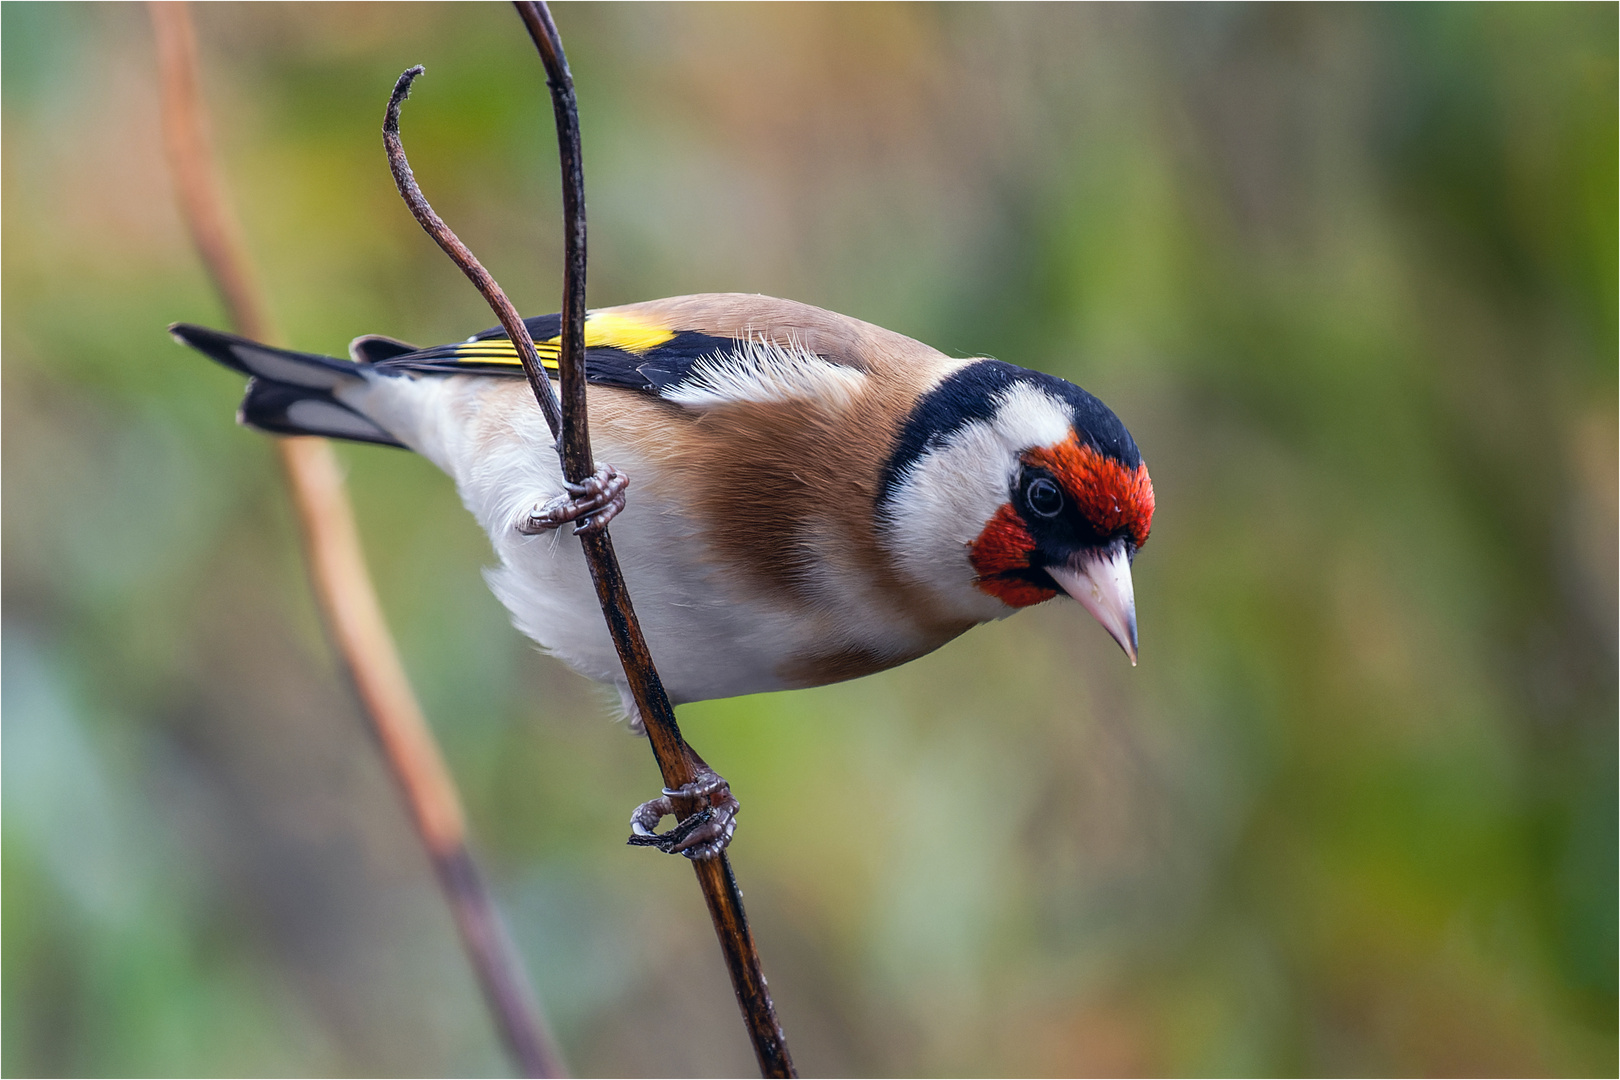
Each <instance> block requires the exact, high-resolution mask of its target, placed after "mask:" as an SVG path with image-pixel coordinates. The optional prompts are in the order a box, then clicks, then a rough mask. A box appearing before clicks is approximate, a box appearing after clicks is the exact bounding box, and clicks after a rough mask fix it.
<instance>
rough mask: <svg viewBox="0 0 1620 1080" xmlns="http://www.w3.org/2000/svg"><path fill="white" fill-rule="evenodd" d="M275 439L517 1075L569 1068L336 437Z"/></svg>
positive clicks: (190, 192)
mask: <svg viewBox="0 0 1620 1080" xmlns="http://www.w3.org/2000/svg"><path fill="white" fill-rule="evenodd" d="M149 10H150V12H151V16H152V25H153V28H154V30H155V31H156V36H157V45H158V61H159V66H160V68H161V73H162V86H163V132H164V141H165V144H166V147H167V150H168V156H169V167H170V171H171V172H172V174H173V176H174V181H175V188H176V191H177V193H178V195H179V201H180V208H181V212H182V215H183V216H184V218H185V220H186V224H187V226H188V227H189V228H190V230H191V233H192V237H193V239H194V240H195V241H196V244H197V248H198V252H199V254H201V256H202V260H203V263H204V265H205V266H206V267H207V269H208V273H209V276H210V278H211V279H212V280H213V282H214V285H215V287H216V288H217V289H218V290H219V293H220V296H221V299H222V300H223V302H224V304H225V308H226V311H227V313H228V315H229V318H230V322H231V324H232V326H233V328H234V329H235V330H237V331H238V332H239V333H242V334H246V335H248V336H250V337H253V338H257V339H259V340H272V341H273V340H274V339H275V337H276V335H275V333H274V331H273V328H272V327H271V325H270V319H269V317H268V315H267V314H266V311H265V305H264V300H263V293H262V291H261V290H260V289H259V287H258V285H257V283H256V281H255V279H254V276H253V272H252V264H251V262H250V260H249V258H248V255H247V247H246V244H245V243H244V242H243V240H242V234H241V229H240V227H239V225H238V224H237V221H236V218H235V216H234V215H233V214H232V213H231V210H230V208H229V206H228V204H227V203H226V201H225V196H224V187H223V185H222V184H221V183H220V181H219V177H218V173H217V169H216V167H215V164H214V157H213V153H212V151H211V149H210V146H209V139H208V130H207V122H206V117H205V115H204V111H203V107H202V97H201V94H200V91H199V88H198V78H197V67H198V65H197V45H196V35H195V32H194V31H193V29H192V23H191V16H190V12H189V10H188V9H187V7H186V5H185V4H183V3H153V4H151V5H150V7H149ZM276 445H277V448H278V450H279V452H280V455H281V460H282V465H283V467H284V469H285V471H286V474H287V481H288V484H289V486H290V487H291V489H292V495H293V502H294V505H295V506H296V508H297V511H298V521H299V527H300V531H301V533H302V537H303V543H304V551H305V555H306V557H307V558H308V560H309V566H310V575H311V578H312V583H313V585H314V590H315V595H316V598H317V600H318V601H319V603H320V608H321V613H322V615H323V617H324V621H325V625H326V628H327V632H328V634H329V635H330V636H331V639H332V642H333V644H334V646H335V648H336V651H337V653H338V655H339V657H340V659H341V660H342V663H343V665H344V667H345V668H346V669H347V671H348V674H349V676H350V678H351V679H352V681H353V683H354V686H355V689H356V691H357V692H358V694H359V697H360V701H361V704H362V706H363V707H364V710H365V713H366V717H367V719H368V720H369V721H370V723H371V726H372V730H373V731H374V732H375V733H376V735H377V741H378V743H379V744H380V745H381V747H382V751H383V759H384V761H385V762H386V764H387V765H388V768H389V770H390V771H391V772H392V773H393V775H394V778H395V780H396V781H397V783H398V784H399V788H400V791H401V792H402V793H403V794H404V796H405V803H406V806H407V808H408V809H409V811H410V815H411V820H412V823H413V824H414V825H415V827H416V831H417V834H418V835H419V836H420V837H421V839H422V844H423V846H424V847H425V848H426V849H427V853H428V857H429V859H430V860H431V861H432V864H433V868H434V872H435V873H436V874H437V876H438V878H439V883H440V886H441V887H442V888H443V890H444V893H445V899H446V901H447V902H448V903H449V905H450V910H451V913H452V915H453V916H454V918H455V922H456V927H457V930H458V931H459V932H460V935H461V939H462V944H463V946H464V947H465V948H466V950H467V954H468V958H469V960H470V961H471V962H472V965H473V968H474V971H475V972H476V974H477V976H478V980H479V983H480V985H481V986H482V988H483V992H484V995H485V998H486V1000H487V1001H488V1002H489V1005H490V1008H491V1011H492V1012H493V1013H494V1014H495V1019H496V1024H497V1027H498V1028H499V1030H500V1032H501V1035H502V1037H503V1038H504V1039H505V1041H506V1044H507V1047H508V1049H509V1050H510V1051H511V1053H512V1056H513V1058H514V1059H515V1060H516V1062H517V1064H518V1066H519V1068H521V1069H522V1070H523V1072H524V1074H525V1075H527V1076H563V1075H566V1072H565V1070H564V1068H563V1066H562V1060H561V1057H560V1056H559V1055H558V1054H557V1052H556V1050H555V1049H554V1047H553V1044H552V1041H551V1039H550V1036H549V1035H548V1033H547V1032H546V1028H545V1024H544V1021H543V1020H542V1018H541V1015H540V1012H539V1006H538V1003H537V1001H536V999H535V996H534V991H533V990H532V988H531V987H530V986H529V982H528V977H527V975H526V973H525V972H524V969H523V964H522V961H521V959H520V958H519V957H518V955H517V951H516V949H515V948H513V946H512V944H511V941H510V939H509V938H508V936H507V933H506V929H505V926H504V925H503V924H502V921H501V918H500V915H499V913H498V912H497V910H496V908H495V905H494V902H493V900H492V899H491V897H490V894H489V890H488V888H487V886H486V885H485V883H484V880H483V875H482V873H481V872H480V871H479V869H478V865H477V863H476V862H475V861H474V859H473V857H472V854H471V851H470V850H469V847H468V842H467V827H466V819H465V816H464V815H463V813H462V809H461V799H460V796H459V795H458V794H457V792H456V788H455V783H454V781H453V780H452V779H451V776H450V772H449V769H448V768H446V766H445V763H444V758H443V755H442V754H440V752H439V748H438V745H437V743H435V742H434V739H433V734H432V731H431V730H430V729H429V727H428V725H427V721H426V719H425V718H424V717H423V715H422V710H421V707H420V706H419V705H418V704H417V701H416V696H415V694H414V693H413V692H412V691H411V686H410V681H409V679H408V678H407V677H406V674H405V668H404V665H403V664H402V663H401V662H400V658H399V652H398V650H397V649H396V648H395V646H394V641H393V637H392V635H391V634H390V633H389V631H388V625H387V622H386V621H385V620H384V618H383V613H382V607H381V605H380V604H379V603H378V601H377V594H376V590H375V589H374V588H373V586H372V583H371V577H370V574H369V572H368V571H367V569H366V564H365V558H364V555H363V554H362V551H361V547H360V538H359V532H358V530H357V528H356V526H355V521H354V512H353V509H352V508H351V506H350V504H349V500H348V495H347V492H346V491H345V490H344V484H343V475H342V472H341V470H340V469H339V467H338V463H337V460H336V458H335V456H334V455H333V453H332V449H331V446H330V445H329V444H328V443H327V442H326V440H324V439H312V438H295V439H279V440H277V443H276Z"/></svg>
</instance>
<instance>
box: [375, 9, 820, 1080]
mask: <svg viewBox="0 0 1620 1080" xmlns="http://www.w3.org/2000/svg"><path fill="white" fill-rule="evenodd" d="M516 6H517V9H518V13H519V15H521V16H522V18H523V22H524V25H525V26H526V27H527V28H528V30H529V35H530V36H531V37H532V38H533V39H534V43H535V46H536V47H537V48H538V49H539V51H540V56H541V60H542V62H543V63H544V64H545V67H546V81H547V84H548V86H549V87H550V88H551V94H552V104H553V111H554V113H555V115H556V121H557V138H558V145H559V151H560V154H561V157H562V172H563V209H564V290H563V314H562V328H561V341H560V348H559V360H558V368H559V374H560V376H561V382H562V386H563V401H564V403H565V404H564V406H563V409H562V415H561V417H560V418H556V419H554V418H553V415H552V412H551V407H552V405H551V403H552V402H554V401H555V397H554V392H553V390H552V387H551V381H550V379H549V378H548V377H547V375H546V373H545V369H544V368H543V367H542V366H541V364H540V359H539V356H538V354H537V353H536V352H535V349H534V341H533V338H532V337H531V336H530V334H529V331H528V328H527V327H526V326H525V325H524V324H523V320H522V319H521V318H519V316H518V314H517V311H516V309H514V308H513V307H512V304H511V301H510V300H508V299H507V297H506V294H505V292H504V291H502V290H501V288H500V286H499V285H497V284H495V282H494V280H493V278H491V277H490V275H489V273H488V271H486V270H485V269H484V267H483V265H482V264H481V263H479V262H478V260H477V258H476V257H474V256H473V254H472V252H471V251H469V250H468V249H467V246H466V245H465V244H463V243H462V242H461V240H460V239H459V238H457V237H456V235H455V233H454V232H452V231H451V229H450V227H449V226H448V225H446V224H445V223H444V221H443V220H442V219H441V218H440V217H439V216H438V214H436V213H434V211H433V209H432V207H431V206H429V205H428V202H427V199H426V198H425V197H424V196H423V194H422V191H421V189H420V187H418V186H417V184H416V178H415V176H414V174H413V173H412V172H411V169H410V165H409V164H408V163H407V162H406V160H405V149H404V146H403V145H402V143H401V142H400V138H399V109H400V105H401V103H402V102H403V101H404V99H405V97H406V96H407V95H408V94H409V92H410V86H411V83H412V82H413V81H414V80H415V78H416V77H417V76H418V75H420V74H421V73H422V69H421V68H420V67H414V68H412V69H410V70H409V71H406V72H405V73H404V74H402V75H401V76H400V77H399V81H398V83H396V84H395V87H394V92H393V95H392V96H391V97H390V98H389V102H388V112H387V115H386V118H385V120H384V123H383V142H384V145H385V146H386V147H387V149H388V157H389V166H390V168H391V169H392V170H393V174H394V179H395V182H396V183H397V184H398V186H399V190H400V195H401V196H402V197H403V198H404V199H405V202H406V205H408V206H409V207H410V208H411V213H412V214H414V215H415V217H416V220H417V221H418V222H419V223H420V224H421V226H422V228H423V229H424V230H426V231H427V232H428V234H429V235H430V236H432V237H433V239H434V241H435V242H436V243H437V244H438V245H439V247H440V248H442V249H443V250H444V251H445V253H446V254H448V255H449V256H450V257H451V259H452V260H453V261H454V262H455V263H456V265H457V266H459V267H460V268H461V270H462V272H463V273H464V274H466V275H467V278H468V279H469V280H470V281H471V282H472V283H473V285H474V286H475V287H477V289H478V291H479V292H480V294H482V295H483V297H484V300H485V301H486V302H487V303H488V304H489V306H490V308H491V310H493V311H494V312H495V316H496V318H497V319H498V320H499V321H500V323H501V326H502V327H504V328H505V330H506V332H507V336H508V337H509V338H511V340H512V341H513V343H514V345H515V346H516V347H517V350H518V356H519V358H520V359H521V360H522V362H523V370H524V372H525V374H526V375H528V378H529V385H530V387H531V388H532V389H533V391H534V396H535V400H536V401H537V402H538V403H539V404H540V408H541V411H542V412H544V413H545V416H546V422H547V424H549V425H550V427H551V432H552V435H553V436H554V437H555V438H556V440H557V450H558V455H559V457H560V459H561V462H562V468H563V475H564V477H565V478H566V479H568V480H569V481H571V482H574V483H579V482H580V481H582V480H584V479H585V478H586V477H587V476H589V475H590V474H591V473H592V472H593V471H594V467H595V466H594V463H593V461H592V455H591V447H590V434H589V427H588V420H587V412H586V407H585V386H586V380H585V329H584V327H585V188H584V171H583V168H582V166H581V154H580V136H579V115H578V110H577V106H576V104H575V99H574V87H573V78H572V76H571V75H570V74H569V71H568V62H567V58H566V56H565V55H564V53H563V50H562V42H561V39H560V37H559V36H558V34H557V28H556V24H555V23H554V22H553V21H552V19H551V12H550V11H549V10H548V9H547V8H546V6H545V5H544V4H543V3H518V4H517V5H516ZM580 543H581V546H582V547H583V548H584V552H585V559H586V563H587V565H588V566H589V567H590V572H591V581H592V583H593V584H594V585H595V587H596V595H597V599H598V601H599V602H600V603H601V605H602V614H603V616H604V617H605V618H606V620H607V624H608V630H609V633H610V634H611V635H612V638H613V644H614V647H615V648H616V649H617V650H618V653H619V661H620V663H621V664H622V665H623V666H624V672H625V677H626V679H627V680H628V682H629V685H630V691H631V694H632V696H633V697H634V699H635V702H636V707H637V709H639V710H640V713H641V717H642V721H643V723H644V724H645V725H646V729H647V734H648V736H649V740H648V741H649V742H650V743H651V745H652V749H653V755H654V757H655V758H656V759H657V762H658V767H659V771H660V772H661V773H662V775H663V779H664V785H665V787H666V788H669V789H671V790H674V789H677V788H680V787H682V786H684V785H686V784H688V783H691V782H692V781H693V780H694V779H696V778H697V775H698V770H699V768H700V767H701V766H702V759H701V758H699V757H698V756H697V755H696V754H695V753H694V752H693V751H692V750H691V749H690V748H689V747H688V746H687V745H686V742H685V740H684V739H682V737H681V731H680V727H679V725H678V724H677V723H676V721H675V710H674V707H673V706H672V705H671V704H670V701H669V696H668V695H667V694H666V693H665V692H664V687H663V683H662V681H661V680H660V679H659V677H658V669H657V668H656V667H655V666H654V664H653V660H652V654H651V653H650V652H649V650H648V648H647V642H646V639H645V638H644V637H643V636H642V633H641V624H640V622H639V621H638V620H637V619H636V613H635V609H634V607H633V606H632V604H631V602H630V593H629V590H628V589H627V588H626V587H625V583H624V576H623V574H622V573H621V572H620V569H619V562H618V559H617V557H616V556H615V555H614V552H613V541H612V538H611V536H610V535H609V531H608V530H603V531H601V532H597V533H594V534H586V535H581V536H580ZM695 810H696V807H689V808H686V809H685V810H684V811H683V815H682V816H685V815H686V814H690V813H692V812H694V811H695ZM692 866H693V870H694V871H695V872H696V874H697V878H698V882H699V884H700V885H701V886H702V889H703V895H704V899H705V901H706V902H707V903H708V907H709V915H710V918H711V919H712V920H713V922H714V928H715V934H716V936H717V937H718V938H719V940H720V947H721V951H722V953H723V954H724V956H725V960H726V967H727V969H728V970H729V972H730V974H731V980H732V987H733V989H734V990H735V991H736V994H737V1003H738V1006H739V1008H740V1009H741V1010H742V1013H743V1020H744V1023H745V1024H746V1025H747V1028H748V1033H749V1038H750V1041H751V1042H752V1044H753V1047H754V1055H755V1057H756V1058H757V1059H758V1061H759V1067H760V1071H761V1073H762V1074H763V1075H765V1076H794V1075H797V1074H796V1073H795V1071H794V1068H793V1060H792V1057H791V1056H790V1055H789V1053H788V1048H787V1039H786V1036H784V1034H783V1033H782V1027H781V1024H780V1023H779V1022H778V1021H777V1018H776V1007H775V1005H774V1004H773V1003H772V1001H771V996H770V991H769V989H768V988H767V986H766V983H765V974H764V970H763V968H762V967H761V965H760V960H759V950H758V948H757V947H756V946H755V944H754V937H753V932H752V931H751V930H750V929H749V926H748V917H747V914H746V913H745V912H744V910H743V906H742V893H741V891H740V890H739V889H738V888H737V881H736V878H735V876H734V875H733V874H732V871H731V861H730V859H729V858H728V857H727V856H726V855H725V854H724V853H722V854H721V855H719V856H718V857H716V858H712V859H698V860H693V862H692Z"/></svg>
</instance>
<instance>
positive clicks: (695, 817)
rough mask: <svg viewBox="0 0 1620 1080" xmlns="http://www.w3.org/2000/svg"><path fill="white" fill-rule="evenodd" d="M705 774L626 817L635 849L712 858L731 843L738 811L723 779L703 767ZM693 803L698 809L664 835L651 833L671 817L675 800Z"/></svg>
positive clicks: (728, 786)
mask: <svg viewBox="0 0 1620 1080" xmlns="http://www.w3.org/2000/svg"><path fill="white" fill-rule="evenodd" d="M704 772H705V773H706V775H703V776H699V777H698V779H696V780H694V781H692V782H691V783H690V784H683V785H682V786H681V787H679V788H678V789H676V790H673V791H671V790H670V789H669V788H665V789H664V794H663V795H661V796H659V797H658V798H656V799H652V800H650V801H649V802H644V803H642V804H641V805H640V806H638V807H636V811H635V813H633V814H631V815H630V834H631V835H630V839H629V840H628V841H627V842H628V843H629V844H631V845H633V846H635V847H655V848H657V849H658V850H659V851H662V852H663V853H664V854H666V855H685V856H686V857H687V858H688V859H712V858H714V857H715V856H716V855H719V854H720V853H721V852H722V851H724V850H725V849H726V845H728V844H730V843H731V836H732V834H733V833H735V832H736V831H737V811H738V810H739V809H741V807H740V806H739V804H738V803H737V800H736V798H735V797H734V796H733V795H732V794H731V785H730V784H728V783H726V780H725V778H724V777H722V776H720V775H719V774H717V773H715V772H713V771H712V770H710V769H708V768H707V767H705V769H704ZM688 800H690V801H695V802H696V803H697V804H698V805H699V806H700V807H701V809H699V810H698V811H697V812H696V813H694V814H692V815H691V816H690V817H688V818H686V819H685V820H683V821H681V822H680V823H679V824H677V825H676V826H675V827H674V828H673V829H671V830H669V831H668V832H666V833H657V832H654V831H653V830H654V829H656V828H657V827H658V822H659V821H660V820H662V819H663V818H665V817H673V816H674V815H675V814H676V813H677V811H676V809H675V807H676V805H677V801H679V802H687V801H688Z"/></svg>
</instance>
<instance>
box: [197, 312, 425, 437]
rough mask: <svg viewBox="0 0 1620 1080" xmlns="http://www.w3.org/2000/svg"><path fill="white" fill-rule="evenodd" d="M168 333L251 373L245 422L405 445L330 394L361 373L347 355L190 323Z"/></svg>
mask: <svg viewBox="0 0 1620 1080" xmlns="http://www.w3.org/2000/svg"><path fill="white" fill-rule="evenodd" d="M169 333H170V334H172V335H174V339H175V340H176V341H178V342H180V343H181V344H182V345H189V346H191V347H192V348H193V349H196V350H197V351H198V352H200V353H203V354H204V355H205V356H208V357H210V358H211V359H214V360H217V361H218V362H219V363H221V364H224V365H225V366H226V367H228V368H230V369H231V370H233V371H240V372H241V373H242V374H244V375H248V376H251V380H250V381H249V382H248V387H247V396H246V397H244V398H243V399H242V407H241V409H239V410H238V411H237V414H236V418H237V420H238V421H239V422H241V423H243V424H246V425H247V426H249V427H255V428H258V429H259V430H261V431H269V432H272V433H274V434H277V435H325V436H327V437H328V438H333V439H350V440H353V441H355V442H369V443H378V444H380V445H382V446H399V447H403V446H404V444H403V443H401V442H400V441H399V440H398V439H396V438H394V437H393V436H392V435H390V434H389V433H388V432H386V431H384V430H383V429H382V428H380V427H378V426H377V425H376V424H375V423H373V422H372V421H371V420H369V419H367V418H366V417H364V416H361V415H360V414H359V413H357V412H355V411H354V410H353V409H351V408H349V407H348V406H347V405H345V404H343V403H342V402H340V401H339V400H338V399H337V398H336V397H335V396H334V394H333V391H334V390H336V389H338V388H339V387H342V386H344V385H348V384H352V383H354V382H356V381H357V380H359V379H361V378H362V377H363V376H362V375H361V370H362V368H361V365H359V364H357V363H355V362H353V361H351V360H339V359H337V358H336V357H332V356H322V355H321V354H320V353H304V352H293V351H292V350H290V349H277V348H274V347H272V346H270V345H261V344H259V343H258V342H257V341H250V340H249V339H247V338H244V337H238V336H237V335H235V334H227V333H225V332H224V331H221V330H210V329H208V328H207V327H205V326H194V325H192V324H190V323H175V324H174V325H173V326H171V327H169Z"/></svg>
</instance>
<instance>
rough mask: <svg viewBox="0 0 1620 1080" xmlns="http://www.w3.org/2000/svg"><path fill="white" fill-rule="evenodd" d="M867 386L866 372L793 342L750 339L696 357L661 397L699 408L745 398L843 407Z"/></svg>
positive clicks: (778, 402) (776, 402) (762, 402)
mask: <svg viewBox="0 0 1620 1080" xmlns="http://www.w3.org/2000/svg"><path fill="white" fill-rule="evenodd" d="M865 385H866V376H865V375H864V374H863V373H861V372H859V371H857V370H855V369H854V368H850V367H845V366H843V365H842V364H835V363H833V362H831V361H830V360H827V359H825V358H823V357H821V356H818V355H816V354H815V353H813V352H810V351H809V350H808V349H805V348H803V347H802V346H799V345H797V344H795V343H792V342H789V343H788V344H787V345H778V344H775V343H774V342H769V341H761V340H758V339H750V340H747V341H741V342H738V343H737V347H736V348H735V349H731V350H729V351H726V352H721V353H711V354H710V355H708V356H705V357H703V358H702V359H700V360H698V362H697V363H695V364H693V365H692V370H691V372H690V374H688V375H687V376H686V378H684V379H682V380H681V381H680V382H678V383H676V384H675V385H674V386H670V387H667V388H665V389H664V391H663V393H662V394H661V395H660V396H662V397H663V398H664V400H665V401H673V402H675V403H676V404H677V405H685V406H687V407H688V408H697V409H701V408H711V407H713V406H716V405H726V404H730V403H733V402H742V401H747V402H754V403H757V404H767V405H768V404H780V403H785V402H789V401H814V402H820V403H823V404H826V405H829V406H832V407H834V408H842V407H844V406H846V405H848V404H849V403H850V402H851V401H853V400H854V399H855V398H856V396H857V395H859V394H860V392H861V390H862V389H863V388H864V387H865Z"/></svg>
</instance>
